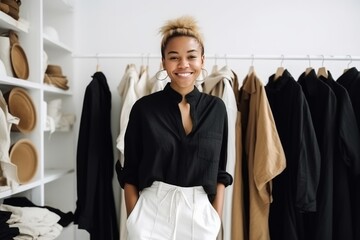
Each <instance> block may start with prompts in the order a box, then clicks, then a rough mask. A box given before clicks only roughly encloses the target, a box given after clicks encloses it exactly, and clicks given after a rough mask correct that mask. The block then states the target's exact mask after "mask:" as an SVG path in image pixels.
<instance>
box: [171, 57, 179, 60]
mask: <svg viewBox="0 0 360 240" xmlns="http://www.w3.org/2000/svg"><path fill="white" fill-rule="evenodd" d="M177 59H178V57H170V60H177Z"/></svg>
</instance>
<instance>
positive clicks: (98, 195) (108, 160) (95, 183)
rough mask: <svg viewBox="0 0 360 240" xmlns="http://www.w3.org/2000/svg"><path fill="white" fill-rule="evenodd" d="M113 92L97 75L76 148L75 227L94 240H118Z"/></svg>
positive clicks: (87, 98)
mask: <svg viewBox="0 0 360 240" xmlns="http://www.w3.org/2000/svg"><path fill="white" fill-rule="evenodd" d="M113 170H114V153H113V144H112V135H111V92H110V90H109V86H108V84H107V80H106V77H105V75H104V74H103V73H101V72H96V73H95V74H94V75H93V79H92V81H91V82H90V84H89V85H88V86H87V87H86V91H85V96H84V103H83V109H82V114H81V122H80V130H79V139H78V146H77V170H76V171H77V195H78V199H77V202H76V211H75V220H74V222H75V224H78V225H79V228H80V229H85V230H87V231H88V232H89V233H90V238H91V239H92V240H104V239H106V240H112V239H119V230H118V224H117V220H116V209H115V202H114V194H113V187H112V179H113Z"/></svg>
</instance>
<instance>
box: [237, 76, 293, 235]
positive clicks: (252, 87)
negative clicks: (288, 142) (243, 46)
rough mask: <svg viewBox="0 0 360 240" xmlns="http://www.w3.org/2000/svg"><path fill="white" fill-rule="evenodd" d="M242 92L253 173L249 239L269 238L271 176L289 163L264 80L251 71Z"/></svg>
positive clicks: (245, 142) (246, 146) (246, 142)
mask: <svg viewBox="0 0 360 240" xmlns="http://www.w3.org/2000/svg"><path fill="white" fill-rule="evenodd" d="M240 94H241V95H240V96H239V100H240V102H239V109H240V112H241V120H242V131H243V132H242V134H243V151H245V157H246V159H243V161H247V166H248V175H249V197H250V201H249V205H250V206H249V220H248V221H249V239H250V240H269V239H270V234H269V227H268V218H269V210H270V203H271V202H272V194H271V191H272V185H271V180H272V179H273V178H275V177H276V176H277V175H279V174H280V173H281V172H282V171H283V170H284V169H285V166H286V161H285V154H284V151H283V148H282V145H281V142H280V138H279V135H278V132H277V129H276V126H275V122H274V118H273V115H272V112H271V108H270V105H269V103H268V99H267V96H266V92H265V89H264V86H263V84H262V83H261V81H260V80H259V79H258V77H257V76H256V74H255V72H251V73H250V74H249V75H248V76H247V77H246V78H245V80H244V81H243V85H242V87H241V93H240Z"/></svg>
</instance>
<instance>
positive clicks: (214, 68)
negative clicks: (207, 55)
mask: <svg viewBox="0 0 360 240" xmlns="http://www.w3.org/2000/svg"><path fill="white" fill-rule="evenodd" d="M218 71H219V66H218V64H217V54H215V63H214V66H213V67H212V70H211V74H215V73H217V72H218Z"/></svg>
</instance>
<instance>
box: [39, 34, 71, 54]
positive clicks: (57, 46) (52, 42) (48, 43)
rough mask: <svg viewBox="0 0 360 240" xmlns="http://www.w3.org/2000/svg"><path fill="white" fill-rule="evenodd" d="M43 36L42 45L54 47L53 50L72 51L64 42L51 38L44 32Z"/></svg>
mask: <svg viewBox="0 0 360 240" xmlns="http://www.w3.org/2000/svg"><path fill="white" fill-rule="evenodd" d="M43 38H44V46H45V47H47V48H51V49H55V50H63V51H66V52H68V53H71V52H72V50H71V49H70V47H68V46H67V45H66V44H64V43H62V42H59V41H56V40H53V39H51V38H50V37H49V36H47V35H46V34H45V33H44V36H43Z"/></svg>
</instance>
